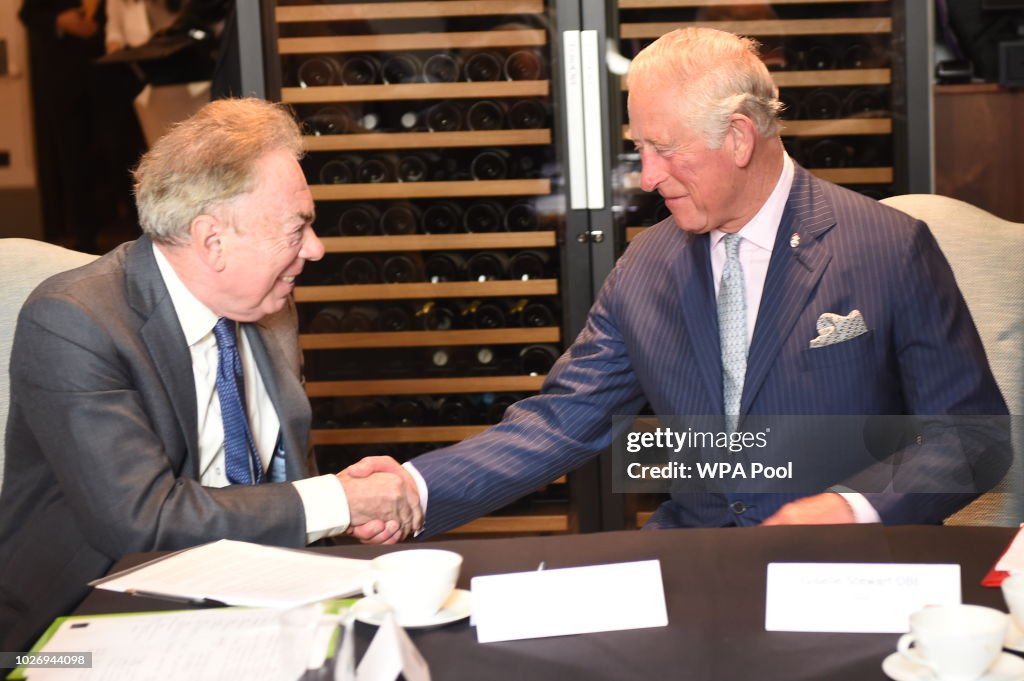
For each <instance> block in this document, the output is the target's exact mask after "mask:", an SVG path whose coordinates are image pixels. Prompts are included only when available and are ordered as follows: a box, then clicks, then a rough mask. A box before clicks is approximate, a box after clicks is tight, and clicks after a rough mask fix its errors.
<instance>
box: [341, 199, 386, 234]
mask: <svg viewBox="0 0 1024 681" xmlns="http://www.w3.org/2000/svg"><path fill="white" fill-rule="evenodd" d="M380 220H381V215H380V211H378V210H377V209H376V208H374V207H373V206H371V205H370V204H367V203H357V204H355V205H353V206H349V207H347V208H345V209H344V210H343V211H342V212H341V215H339V216H338V232H340V233H341V235H342V236H369V235H371V234H373V233H375V232H376V231H377V225H378V224H379V223H380Z"/></svg>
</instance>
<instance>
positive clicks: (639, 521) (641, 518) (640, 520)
mask: <svg viewBox="0 0 1024 681" xmlns="http://www.w3.org/2000/svg"><path fill="white" fill-rule="evenodd" d="M652 515H654V511H637V512H636V526H637V528H638V529H639V528H641V527H643V526H644V524H645V523H646V522H647V521H648V520H650V518H651V516H652Z"/></svg>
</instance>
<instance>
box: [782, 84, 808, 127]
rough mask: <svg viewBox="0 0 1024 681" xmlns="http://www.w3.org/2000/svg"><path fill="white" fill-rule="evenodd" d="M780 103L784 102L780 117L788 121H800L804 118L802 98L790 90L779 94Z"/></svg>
mask: <svg viewBox="0 0 1024 681" xmlns="http://www.w3.org/2000/svg"><path fill="white" fill-rule="evenodd" d="M779 101H780V102H782V111H781V112H780V113H779V115H780V117H782V118H784V119H785V120H787V121H798V120H800V119H801V118H803V107H802V106H801V104H800V98H799V97H798V96H797V95H796V94H794V93H793V92H792V91H790V90H784V91H781V92H779Z"/></svg>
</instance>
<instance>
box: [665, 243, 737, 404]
mask: <svg viewBox="0 0 1024 681" xmlns="http://www.w3.org/2000/svg"><path fill="white" fill-rule="evenodd" d="M687 237H688V241H687V243H686V248H685V249H683V254H682V257H680V258H677V259H676V260H675V263H674V267H673V274H674V275H675V279H676V287H677V289H678V291H679V296H680V298H681V299H682V303H681V308H682V309H683V310H684V314H683V322H684V324H685V325H686V332H687V334H688V335H689V337H690V343H691V345H692V346H693V354H694V361H696V363H697V367H698V370H699V371H700V375H701V378H702V379H703V383H704V388H705V390H707V394H708V403H709V404H711V405H713V413H721V412H722V410H723V409H724V408H725V407H724V406H723V403H722V368H721V367H722V357H721V355H722V353H721V350H720V349H719V347H720V346H719V339H718V314H717V312H716V309H717V308H716V303H715V289H714V286H713V285H712V279H713V277H712V274H711V253H710V250H709V249H710V247H709V243H710V241H709V239H708V235H707V234H700V235H696V236H694V235H687Z"/></svg>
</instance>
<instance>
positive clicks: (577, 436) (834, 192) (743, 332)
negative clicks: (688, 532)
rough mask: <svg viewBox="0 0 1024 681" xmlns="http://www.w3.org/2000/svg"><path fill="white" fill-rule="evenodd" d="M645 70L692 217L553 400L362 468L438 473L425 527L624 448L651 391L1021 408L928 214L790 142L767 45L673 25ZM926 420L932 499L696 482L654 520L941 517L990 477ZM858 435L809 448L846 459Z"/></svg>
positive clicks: (616, 298)
mask: <svg viewBox="0 0 1024 681" xmlns="http://www.w3.org/2000/svg"><path fill="white" fill-rule="evenodd" d="M628 79H629V80H628V84H629V103H628V107H629V122H630V132H631V136H632V139H633V141H634V143H635V144H636V148H637V151H638V152H639V155H640V161H641V164H642V172H641V186H642V188H643V189H644V190H645V191H651V192H653V191H656V192H658V194H660V195H661V197H662V199H663V200H664V202H665V205H666V207H667V208H668V209H669V211H670V213H671V216H670V217H669V218H667V219H665V220H663V221H662V222H660V223H659V224H657V225H655V226H653V227H651V228H649V229H647V230H645V231H644V233H643V234H642V235H640V236H639V237H637V238H636V239H634V240H633V242H632V243H631V244H630V246H629V248H628V249H627V250H626V252H625V254H624V255H623V256H622V257H621V258H620V259H619V260H618V262H617V263H616V266H615V268H614V269H613V271H612V272H611V274H610V275H609V276H608V278H607V279H606V280H605V283H604V285H603V287H602V289H601V291H600V293H599V295H598V297H597V300H596V302H595V304H594V305H593V307H592V308H591V310H590V314H589V316H588V319H587V323H586V326H585V328H584V329H583V331H582V332H581V333H580V335H579V336H578V337H577V338H576V340H575V342H574V343H573V344H572V346H571V347H570V348H569V349H568V350H567V351H566V353H565V354H564V355H562V357H561V358H560V359H559V360H558V362H557V363H556V364H555V366H554V368H553V369H552V371H551V372H550V373H549V375H548V377H547V379H546V381H545V383H544V386H543V388H542V391H541V393H540V394H539V395H537V396H534V397H531V398H528V399H525V400H522V401H520V402H518V403H516V404H515V405H513V406H512V407H510V408H509V409H508V411H507V412H506V414H505V417H504V419H503V420H502V422H501V423H500V424H498V425H496V426H494V427H492V428H490V429H488V430H487V431H485V432H483V433H481V434H479V435H477V436H475V437H471V438H469V439H467V440H464V441H462V442H460V443H458V444H455V445H453V446H451V447H446V448H443V449H439V450H435V451H432V452H429V453H427V454H424V455H421V456H420V457H418V458H415V459H413V460H412V461H411V462H408V463H406V464H405V466H404V467H399V466H398V465H397V464H396V463H395V462H394V461H393V460H391V459H388V458H386V457H377V458H369V459H365V460H364V461H362V462H359V463H357V464H355V465H353V466H352V467H350V468H349V469H347V472H348V473H349V474H350V475H354V476H359V475H366V474H369V473H371V472H373V471H390V472H394V473H396V474H398V475H401V476H402V477H403V478H404V479H405V480H406V485H407V486H413V485H415V486H417V487H418V490H419V498H420V499H421V500H422V501H423V503H424V504H425V525H424V530H423V533H422V535H421V536H424V537H425V536H430V535H434V534H437V533H440V532H445V531H447V530H449V529H451V528H454V527H457V526H459V525H462V524H464V523H466V522H468V521H470V520H472V519H474V518H476V517H478V516H480V515H483V514H485V513H488V512H490V511H493V510H495V509H497V508H500V507H502V506H504V505H506V504H508V503H509V502H511V501H513V500H514V499H516V498H518V497H521V496H523V495H525V494H527V493H529V492H531V491H533V490H535V489H537V488H538V487H541V486H542V485H544V484H546V483H548V482H550V481H551V480H554V479H556V478H557V477H559V476H561V475H564V474H565V473H566V472H568V471H571V470H573V469H574V468H576V467H578V466H580V465H581V464H583V463H584V462H585V461H587V460H588V459H590V458H592V457H594V456H596V455H597V454H598V453H600V452H601V451H602V450H604V449H605V448H607V447H608V446H609V445H610V443H611V440H612V416H613V415H618V414H624V415H625V414H636V413H637V412H638V410H639V409H640V408H641V407H642V406H643V405H644V404H645V403H649V404H650V406H651V407H652V409H653V410H654V413H655V414H658V415H664V416H672V415H677V416H682V417H687V416H712V417H717V418H720V419H722V421H723V422H724V423H726V424H728V423H730V422H731V423H733V424H735V423H736V422H737V421H741V420H742V419H743V418H744V417H745V416H758V415H780V414H781V415H794V416H800V415H826V416H827V415H921V416H926V417H933V416H941V417H947V416H952V417H961V416H964V417H974V416H999V415H1005V414H1006V413H1007V411H1006V405H1005V403H1004V402H1003V399H1002V396H1001V394H1000V392H999V389H998V387H997V385H996V383H995V380H994V379H993V377H992V373H991V370H990V369H989V366H988V361H987V359H986V357H985V352H984V349H983V348H982V345H981V341H980V339H979V337H978V334H977V331H976V330H975V327H974V323H973V321H972V320H971V316H970V313H969V312H968V310H967V307H966V305H965V303H964V300H963V297H962V295H961V294H960V291H959V289H958V287H957V285H956V282H955V280H954V278H953V274H952V272H951V270H950V268H949V265H948V263H947V262H946V260H945V258H944V257H943V255H942V253H941V252H940V250H939V247H938V245H937V244H936V242H935V239H934V238H933V237H932V235H931V233H930V232H929V230H928V228H927V226H926V225H924V224H923V223H922V222H920V221H916V220H913V219H912V218H910V217H909V216H907V215H905V214H903V213H900V212H898V211H895V210H892V209H890V208H887V207H885V206H882V205H880V204H878V203H877V202H876V201H874V200H871V199H869V198H867V197H864V196H862V195H860V194H857V193H855V192H851V191H849V190H846V189H843V188H841V187H838V186H836V185H834V184H832V183H830V182H827V181H824V180H822V179H819V178H817V177H815V176H814V175H812V174H811V173H809V172H808V171H807V170H805V169H804V168H802V167H800V166H799V165H797V164H796V163H795V162H794V161H793V160H792V159H791V158H790V157H789V156H788V155H787V154H786V153H785V150H784V148H783V145H782V141H781V139H780V137H779V128H780V124H779V120H778V112H779V109H780V108H781V104H780V102H779V99H778V88H777V87H776V86H775V84H774V83H773V82H772V79H771V76H770V75H769V72H768V70H767V68H766V67H765V65H764V64H763V63H762V62H761V61H760V59H759V58H758V52H757V46H756V43H755V42H754V41H751V40H748V39H744V38H741V37H738V36H735V35H733V34H730V33H725V32H721V31H717V30H713V29H709V28H686V29H681V30H676V31H672V32H671V33H668V34H666V35H664V36H662V37H661V38H659V39H658V40H657V41H655V42H654V43H652V44H651V45H650V46H648V47H647V48H645V49H644V50H643V51H642V52H640V53H639V54H638V55H637V57H636V58H635V59H634V60H633V63H632V65H631V67H630V70H629V75H628ZM723 417H724V418H723ZM994 421H996V423H995V424H993V425H983V426H982V428H981V433H980V434H979V436H978V437H979V441H980V442H981V443H982V444H980V445H979V450H978V451H980V452H981V453H982V456H983V457H984V456H987V455H989V454H994V455H995V456H994V458H995V459H999V460H998V461H992V465H993V466H994V467H995V468H999V467H1001V466H1002V465H1003V463H1005V462H1004V461H1003V457H1002V454H1003V451H1002V450H1001V449H1000V448H1001V447H1003V446H1004V445H1005V441H1006V439H1007V437H1006V432H1005V430H1004V429H1003V428H1001V426H1000V425H999V423H1001V421H1000V420H999V419H994ZM985 423H986V424H988V423H989V422H988V421H986V422H985ZM926 431H927V432H924V433H922V434H921V435H919V436H918V438H917V444H923V445H924V447H922V448H921V451H920V452H917V451H916V450H915V451H913V452H906V453H907V454H908V457H909V458H912V459H913V461H914V466H915V467H914V468H909V469H905V470H908V471H909V472H911V473H912V474H915V475H916V474H917V473H920V475H919V476H918V477H916V478H914V482H915V483H917V484H918V485H920V486H918V487H916V488H915V489H913V490H912V491H914V492H927V493H899V492H898V491H891V490H889V491H884V492H877V493H875V492H872V493H864V494H860V493H855V492H852V491H851V490H848V489H847V490H843V489H841V488H829V489H821V490H820V491H818V492H816V493H811V494H796V493H782V492H779V493H743V492H733V491H727V492H715V491H705V492H686V493H674V494H673V496H672V499H671V500H670V501H667V502H665V503H664V504H662V506H660V507H659V508H658V510H657V511H656V512H655V513H654V514H653V516H652V517H651V519H650V521H649V522H648V525H647V526H648V527H651V528H671V527H721V526H729V525H745V526H750V525H757V524H766V525H773V524H813V523H852V522H884V523H900V524H902V523H938V522H941V521H942V520H943V519H944V518H945V517H947V516H948V515H950V514H951V513H953V512H954V511H956V510H957V509H959V508H960V507H962V506H963V505H965V504H966V503H968V502H969V501H970V500H971V499H972V498H974V497H975V496H977V493H978V492H980V491H983V490H980V489H978V488H976V487H968V488H962V487H958V486H956V484H955V483H957V479H956V476H955V475H953V474H950V473H949V471H950V470H955V469H956V467H957V466H958V465H961V464H962V463H963V462H964V459H963V458H962V455H963V454H964V453H965V448H966V447H967V446H968V445H967V444H966V443H965V444H962V445H961V443H960V442H959V440H958V439H957V438H950V437H949V434H948V433H947V432H946V431H944V430H942V428H941V427H938V428H936V429H932V430H928V429H926ZM933 436H934V437H933ZM951 440H953V441H951ZM836 444H838V443H832V444H831V446H830V445H829V443H822V444H820V445H817V443H815V444H814V445H811V446H810V447H809V449H812V450H813V449H815V448H816V447H817V446H820V448H821V451H819V452H814V451H811V452H801V454H803V455H807V454H811V455H815V454H817V455H818V456H817V458H818V459H821V457H828V456H835V455H834V454H831V452H832V451H833V450H834V449H835V445H836ZM913 447H914V445H910V448H913ZM898 451H900V452H902V451H903V450H898ZM785 454H786V452H780V453H779V455H785ZM911 454H913V456H912V457H910V455H911ZM986 461H991V459H986ZM766 463H768V464H769V465H771V464H773V463H774V464H775V465H778V464H779V463H783V462H772V461H768V462H766ZM969 465H970V464H969ZM881 466H883V464H876V465H875V468H876V469H878V468H879V467H881ZM879 470H880V469H879ZM891 470H892V469H887V471H888V472H889V473H891ZM1002 470H1003V471H1004V472H1005V467H1004V468H1002ZM962 472H964V473H967V474H973V473H975V472H976V471H973V470H963V471H962ZM967 480H968V481H969V480H970V478H967ZM836 482H842V480H839V481H836ZM947 483H948V484H947ZM833 484H835V483H833ZM963 489H969V490H970V491H966V492H965V491H962V490H963Z"/></svg>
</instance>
